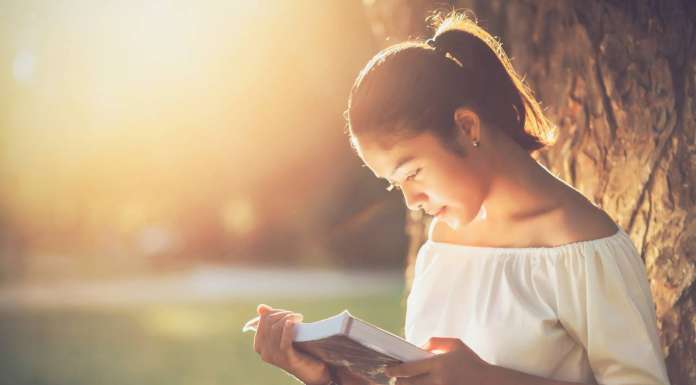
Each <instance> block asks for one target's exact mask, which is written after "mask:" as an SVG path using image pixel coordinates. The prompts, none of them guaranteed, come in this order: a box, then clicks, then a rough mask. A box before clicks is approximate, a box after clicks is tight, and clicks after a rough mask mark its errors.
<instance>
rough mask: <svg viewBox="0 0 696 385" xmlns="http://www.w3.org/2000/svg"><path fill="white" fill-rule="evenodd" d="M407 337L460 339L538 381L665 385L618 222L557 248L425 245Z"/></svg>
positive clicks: (642, 286)
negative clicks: (599, 234) (605, 232)
mask: <svg viewBox="0 0 696 385" xmlns="http://www.w3.org/2000/svg"><path fill="white" fill-rule="evenodd" d="M405 337H406V339H407V340H408V341H410V342H412V343H414V344H416V345H419V346H421V345H423V344H424V343H425V342H427V340H428V339H429V338H430V337H451V338H459V339H460V340H462V341H463V342H464V343H465V344H466V345H467V346H469V347H470V348H471V349H472V350H474V351H475V352H476V353H477V354H478V355H479V357H481V358H482V359H483V360H485V361H486V362H488V363H491V364H495V365H498V366H503V367H506V368H510V369H514V370H518V371H521V372H525V373H529V374H533V375H537V376H541V377H545V378H552V379H557V380H562V381H574V382H581V383H589V384H593V383H597V384H617V385H618V384H631V385H647V384H669V379H668V377H667V372H666V369H665V362H664V357H663V354H662V350H661V348H660V340H659V337H658V334H657V326H656V317H655V307H654V302H653V298H652V295H651V293H650V288H649V285H648V280H647V275H646V271H645V266H644V265H643V262H642V260H641V258H640V256H639V254H638V252H637V250H636V248H635V246H634V245H633V243H632V241H631V238H630V237H629V236H628V234H626V233H625V232H624V230H622V229H620V228H619V229H618V230H617V232H616V233H615V234H613V235H610V236H608V237H605V238H600V239H594V240H590V241H582V242H575V243H570V244H565V245H561V246H556V247H539V248H495V247H478V246H466V245H459V244H453V243H442V242H435V241H431V240H428V241H426V242H425V243H424V244H423V245H422V246H421V248H420V249H419V251H418V255H417V258H416V262H415V272H414V280H413V284H412V288H411V292H410V294H409V295H408V300H407V309H406V322H405Z"/></svg>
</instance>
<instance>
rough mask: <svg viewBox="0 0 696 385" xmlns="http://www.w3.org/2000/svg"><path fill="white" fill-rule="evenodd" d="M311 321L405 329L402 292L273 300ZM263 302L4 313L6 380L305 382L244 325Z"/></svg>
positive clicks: (1, 362) (0, 321) (19, 384)
mask: <svg viewBox="0 0 696 385" xmlns="http://www.w3.org/2000/svg"><path fill="white" fill-rule="evenodd" d="M265 301H269V302H266V303H268V304H269V305H271V306H274V307H280V308H284V309H289V310H293V311H297V312H300V313H303V314H304V319H305V321H307V322H311V321H315V320H317V319H321V318H325V317H327V316H330V315H333V314H335V313H337V312H339V311H341V310H343V309H344V308H345V309H348V310H350V311H351V313H352V314H354V315H355V316H357V317H360V318H363V319H365V320H367V321H370V322H372V323H375V324H377V325H379V326H381V327H383V328H384V329H387V330H389V331H391V332H393V333H395V334H398V335H402V332H401V331H402V326H403V308H402V306H401V292H400V291H396V290H395V291H394V292H393V293H385V294H383V295H380V296H371V297H349V298H344V297H341V298H332V299H321V300H290V301H288V300H280V299H279V300H277V301H273V300H269V299H265ZM257 303H259V301H244V302H220V303H204V304H188V303H181V304H162V305H147V306H144V305H143V306H134V307H129V308H115V309H90V308H69V309H68V308H56V309H41V310H38V309H35V310H12V311H8V310H3V311H0V384H3V385H4V384H13V385H24V384H27V385H28V384H32V385H41V384H52V385H53V384H65V385H97V384H105V385H106V384H109V385H111V384H114V385H115V384H119V385H126V384H128V385H130V384H158V385H159V384H167V385H177V384H187V385H212V384H221V385H222V384H224V385H274V384H299V382H296V381H295V380H293V379H292V378H290V377H289V376H288V375H287V374H285V373H284V372H282V371H281V370H280V369H278V368H276V367H274V366H271V365H269V364H266V363H265V362H263V361H261V359H260V358H259V356H258V355H257V354H256V353H255V352H254V350H253V348H252V340H253V333H246V334H242V333H241V326H242V324H243V323H244V321H246V320H247V319H248V318H251V317H253V316H255V309H256V305H257Z"/></svg>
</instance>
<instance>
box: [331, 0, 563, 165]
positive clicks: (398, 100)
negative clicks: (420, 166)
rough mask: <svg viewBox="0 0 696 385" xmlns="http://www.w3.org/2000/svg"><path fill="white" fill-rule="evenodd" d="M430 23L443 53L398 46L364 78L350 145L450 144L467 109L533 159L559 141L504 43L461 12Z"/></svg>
mask: <svg viewBox="0 0 696 385" xmlns="http://www.w3.org/2000/svg"><path fill="white" fill-rule="evenodd" d="M428 19H429V20H430V21H432V22H433V23H432V25H433V26H434V27H436V28H437V29H436V32H435V35H434V37H433V38H432V39H431V41H432V42H434V43H432V44H434V46H435V47H437V49H436V48H435V47H433V46H431V45H429V44H427V43H426V42H424V41H421V40H412V41H406V42H402V43H399V44H395V45H392V46H390V47H388V48H385V49H384V50H382V51H380V52H379V53H378V54H377V55H375V56H374V57H373V58H372V59H371V60H370V61H369V62H368V63H367V65H366V66H365V68H363V69H362V70H361V71H360V73H359V74H358V77H357V79H356V80H355V83H354V84H353V88H352V89H351V92H350V98H349V101H348V109H347V110H346V111H345V113H344V117H345V118H346V120H347V128H348V132H349V135H350V136H351V137H353V136H354V135H358V134H362V133H365V134H371V135H374V136H375V137H377V138H379V139H380V140H383V141H385V142H386V141H388V140H398V139H399V138H404V137H410V136H415V135H418V134H420V133H422V132H424V131H426V130H432V132H433V133H434V134H436V136H438V137H439V138H440V139H442V140H443V141H444V142H445V143H447V142H450V140H449V139H451V138H452V137H453V135H454V134H455V131H454V129H453V127H454V120H453V115H454V111H455V110H456V109H457V108H458V107H460V106H467V107H470V108H471V109H472V110H473V111H475V112H476V113H477V114H478V115H479V116H480V118H481V119H482V121H483V122H485V123H486V124H488V125H489V126H493V127H494V128H495V129H500V130H503V131H504V132H505V133H506V134H508V135H509V136H510V137H511V138H512V139H514V140H515V142H517V143H518V144H519V145H520V146H521V147H522V148H524V149H525V150H527V151H528V152H530V153H531V152H533V151H535V150H538V149H541V148H543V147H545V146H546V145H549V144H552V143H553V142H554V141H555V135H556V130H555V126H554V125H553V124H552V123H551V122H550V121H549V120H548V119H547V118H546V117H545V116H544V113H543V111H542V109H541V106H540V105H539V102H538V101H537V100H536V99H535V98H534V96H533V93H532V91H531V90H530V89H529V88H528V87H527V86H526V85H525V84H524V82H523V80H522V79H521V78H520V76H519V75H518V74H517V73H516V72H515V70H514V69H513V68H512V64H511V63H510V59H508V57H507V55H506V54H505V52H504V51H503V48H502V44H501V43H500V42H498V41H497V40H496V39H495V38H494V37H493V36H491V35H490V34H489V33H488V32H486V31H485V30H484V29H483V28H481V27H480V26H478V24H477V22H476V20H475V18H473V17H470V16H468V15H466V14H464V13H461V12H458V11H451V12H450V13H449V14H447V15H446V16H444V17H443V16H442V15H440V14H438V13H435V14H434V15H433V16H430V17H429V18H428Z"/></svg>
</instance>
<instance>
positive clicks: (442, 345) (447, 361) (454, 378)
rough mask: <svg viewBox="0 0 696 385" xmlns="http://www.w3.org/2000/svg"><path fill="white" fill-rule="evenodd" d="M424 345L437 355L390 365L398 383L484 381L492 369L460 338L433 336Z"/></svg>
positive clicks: (430, 384)
mask: <svg viewBox="0 0 696 385" xmlns="http://www.w3.org/2000/svg"><path fill="white" fill-rule="evenodd" d="M422 348H423V349H425V350H428V351H431V352H433V353H435V354H436V355H435V356H433V357H430V358H426V359H423V360H418V361H411V362H404V363H402V364H399V365H394V366H390V367H388V368H387V369H386V371H385V373H386V374H387V375H388V376H391V377H397V381H396V384H397V385H459V384H485V383H487V381H486V379H487V378H488V377H489V375H490V373H491V371H492V370H493V366H492V365H490V364H488V363H487V362H486V361H484V360H482V359H481V358H480V357H479V356H478V355H477V354H476V353H474V351H473V350H471V349H470V348H469V347H468V346H466V345H465V344H464V343H463V342H462V341H461V340H460V339H459V338H442V337H433V338H431V339H430V340H429V341H428V342H427V343H426V344H425V345H423V346H422Z"/></svg>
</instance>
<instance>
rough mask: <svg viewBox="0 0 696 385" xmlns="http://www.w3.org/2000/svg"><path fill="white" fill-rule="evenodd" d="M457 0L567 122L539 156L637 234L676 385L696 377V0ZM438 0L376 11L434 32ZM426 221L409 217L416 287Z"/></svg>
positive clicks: (402, 30) (397, 27) (398, 32)
mask: <svg viewBox="0 0 696 385" xmlns="http://www.w3.org/2000/svg"><path fill="white" fill-rule="evenodd" d="M450 3H454V4H455V6H456V7H457V8H468V9H471V10H473V11H474V13H475V14H476V16H477V17H478V19H479V23H480V24H481V25H482V26H483V27H484V28H486V29H487V30H488V31H489V32H491V34H492V35H494V36H498V37H499V38H500V39H501V41H502V42H503V46H504V48H505V50H506V52H507V53H508V54H509V55H510V56H511V57H512V61H513V65H514V66H515V68H516V69H517V71H518V72H519V73H521V74H523V75H524V76H525V78H526V81H527V82H528V84H529V85H530V87H532V89H534V90H535V92H536V95H537V97H538V98H539V99H540V100H541V101H542V102H543V104H544V106H546V107H547V108H548V109H547V111H546V113H547V115H548V116H549V118H551V119H552V120H553V121H554V122H555V123H556V124H557V125H558V127H559V134H560V136H559V140H558V142H557V143H556V145H554V146H553V147H551V148H550V149H548V150H545V151H544V152H542V153H541V154H540V156H539V161H540V162H542V163H543V164H544V165H546V166H547V167H548V168H549V169H550V170H552V171H553V172H554V173H555V174H556V175H558V176H559V177H561V178H563V179H564V180H565V181H567V182H569V183H571V184H572V185H573V186H575V187H576V188H577V189H578V190H580V191H581V192H582V193H583V194H584V195H585V196H587V197H588V198H590V199H591V200H593V201H594V202H595V203H596V204H598V205H599V206H601V207H602V208H603V209H604V210H605V211H607V213H609V215H611V216H612V218H614V220H616V222H617V224H619V225H620V226H621V227H622V228H624V229H625V230H626V231H627V232H628V233H629V234H630V235H631V238H632V239H633V242H634V244H635V245H636V247H637V248H638V250H639V251H640V253H641V257H642V258H643V261H644V262H645V265H646V268H647V272H648V278H649V280H650V285H651V289H652V293H653V297H654V299H655V302H656V306H657V309H656V310H657V318H658V327H659V329H660V336H661V339H662V346H663V350H664V353H665V357H666V362H667V366H668V371H669V375H670V379H671V381H672V384H675V385H681V384H696V359H695V357H696V208H695V205H694V204H695V202H696V120H695V117H696V29H695V25H694V20H696V3H694V2H692V1H689V0H683V1H680V0H664V1H657V0H656V1H648V0H636V1H625V2H620V1H579V2H572V1H555V0H541V1H532V0H519V1H510V2H504V1H501V0H469V1H454V2H450ZM438 4H439V3H438V2H429V1H399V0H375V1H372V2H366V11H367V13H368V17H369V18H370V22H371V25H372V28H373V32H374V33H375V35H376V36H377V38H378V39H379V40H380V42H382V43H383V44H384V45H385V46H386V45H389V44H393V43H395V42H397V41H401V40H404V39H407V38H416V37H430V36H431V35H432V31H427V30H426V25H425V24H424V18H425V17H426V16H427V14H428V12H429V11H431V10H433V9H435V7H436V6H437V5H438ZM387 37H388V38H389V40H386V38H387ZM426 220H427V219H426V218H422V217H418V216H415V217H411V218H410V219H409V224H408V227H407V231H408V233H409V235H410V236H411V247H410V252H409V255H408V263H407V266H408V268H407V269H406V277H407V282H408V283H409V284H408V285H407V286H410V280H411V276H412V268H413V261H414V258H415V252H416V251H417V249H418V247H419V246H420V244H421V243H422V242H423V241H424V239H425V236H426V235H425V229H426V228H427V227H426V226H427V223H425V222H426ZM407 290H408V288H407Z"/></svg>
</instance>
